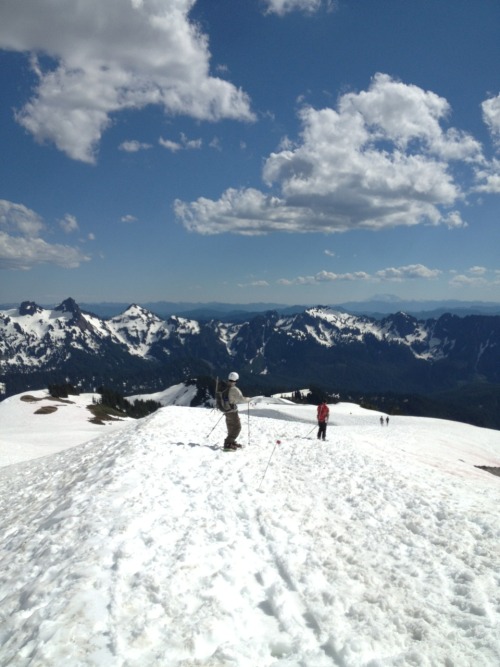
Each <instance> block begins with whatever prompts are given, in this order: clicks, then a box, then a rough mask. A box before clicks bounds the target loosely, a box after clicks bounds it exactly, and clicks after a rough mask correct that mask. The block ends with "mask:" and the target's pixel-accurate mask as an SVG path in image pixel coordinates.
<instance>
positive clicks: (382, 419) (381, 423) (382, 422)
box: [380, 415, 384, 426]
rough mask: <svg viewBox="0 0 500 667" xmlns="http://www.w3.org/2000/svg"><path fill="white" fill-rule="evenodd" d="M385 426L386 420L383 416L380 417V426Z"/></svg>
mask: <svg viewBox="0 0 500 667" xmlns="http://www.w3.org/2000/svg"><path fill="white" fill-rule="evenodd" d="M383 425H384V418H383V417H382V415H380V426H383Z"/></svg>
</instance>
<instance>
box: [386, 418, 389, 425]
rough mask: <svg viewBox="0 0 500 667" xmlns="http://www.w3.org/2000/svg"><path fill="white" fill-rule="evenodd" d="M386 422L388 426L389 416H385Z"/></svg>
mask: <svg viewBox="0 0 500 667" xmlns="http://www.w3.org/2000/svg"><path fill="white" fill-rule="evenodd" d="M385 423H386V424H387V426H389V417H386V418H385Z"/></svg>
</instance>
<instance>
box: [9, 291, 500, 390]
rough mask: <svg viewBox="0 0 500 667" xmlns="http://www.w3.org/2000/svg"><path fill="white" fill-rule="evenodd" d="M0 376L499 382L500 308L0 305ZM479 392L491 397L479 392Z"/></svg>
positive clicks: (134, 385)
mask: <svg viewBox="0 0 500 667" xmlns="http://www.w3.org/2000/svg"><path fill="white" fill-rule="evenodd" d="M0 354H1V359H2V370H1V375H0V382H2V383H3V384H4V386H5V392H4V393H5V395H6V396H9V395H12V394H15V393H19V392H20V391H25V390H26V389H30V388H31V389H37V388H43V387H46V386H47V385H48V384H50V383H51V382H52V383H59V382H64V381H65V382H71V383H74V384H75V385H77V386H78V387H80V388H81V389H82V390H94V389H95V388H97V387H98V386H101V385H107V386H113V387H115V388H117V389H118V390H122V391H123V392H124V393H129V394H130V393H140V392H152V391H158V390H160V389H164V388H165V387H167V386H170V385H172V384H175V383H176V382H180V381H184V380H186V379H189V378H194V377H207V378H210V377H211V378H214V377H215V376H217V375H219V376H222V377H224V376H225V375H226V373H227V372H228V371H230V370H237V371H238V372H239V373H240V376H241V378H242V380H243V381H244V383H245V386H248V387H249V388H251V390H252V391H253V392H254V393H257V392H259V391H260V392H268V391H271V390H272V391H273V392H276V391H282V390H283V391H285V390H290V389H295V388H298V387H301V386H317V387H321V388H323V389H324V390H326V391H328V392H349V391H350V392H358V393H359V392H361V393H365V394H374V393H381V392H382V393H385V394H387V393H392V394H420V395H424V396H429V395H432V394H436V393H437V392H456V391H457V389H459V388H461V387H464V386H467V387H469V386H471V385H473V386H475V387H483V388H487V389H488V391H489V388H490V387H493V388H495V391H496V389H497V388H498V385H500V316H487V315H468V316H465V317H459V316H457V315H452V314H444V315H441V316H439V317H438V318H429V319H417V318H416V317H414V316H412V315H409V314H408V313H403V312H399V313H395V314H390V315H387V316H385V317H383V318H381V319H379V318H376V317H368V316H361V315H353V314H349V313H346V312H341V311H338V310H334V309H332V308H330V307H322V306H316V307H313V308H307V309H305V310H303V311H301V312H298V313H292V314H289V315H283V314H280V313H278V312H277V311H268V312H266V313H259V314H256V315H254V314H252V315H250V316H249V317H247V319H246V320H244V321H235V322H228V321H226V320H219V319H210V320H201V319H200V320H195V319H190V318H186V317H182V316H177V315H172V316H170V317H168V318H166V319H164V318H162V317H160V316H159V315H157V314H155V313H153V312H151V311H149V310H147V309H146V308H144V307H142V306H138V305H131V306H129V307H128V308H126V310H124V311H123V312H122V313H120V314H119V315H115V316H114V317H111V318H108V319H105V318H101V317H98V316H97V315H95V314H92V313H89V312H87V311H84V310H82V309H81V308H80V307H79V305H78V304H77V303H76V302H75V301H74V300H73V299H71V298H68V299H66V300H65V301H63V302H62V303H61V304H60V305H59V306H58V307H56V308H54V309H46V308H42V307H40V306H38V305H37V304H36V303H34V302H30V301H25V302H23V303H22V304H21V305H20V306H19V307H18V308H14V309H9V310H4V311H0ZM481 400H484V399H481Z"/></svg>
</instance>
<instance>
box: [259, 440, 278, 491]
mask: <svg viewBox="0 0 500 667" xmlns="http://www.w3.org/2000/svg"><path fill="white" fill-rule="evenodd" d="M278 442H279V440H276V442H275V443H274V447H273V451H272V452H271V456H270V457H269V461H268V462H267V466H266V469H265V470H264V474H263V475H262V479H261V480H260V484H259V488H258V489H257V491H260V487H261V486H262V482H263V481H264V477H265V476H266V472H267V469H268V468H269V464H270V463H271V459H272V458H273V454H274V450H275V449H276V445H277V444H278Z"/></svg>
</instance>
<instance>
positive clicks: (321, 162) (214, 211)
mask: <svg viewBox="0 0 500 667" xmlns="http://www.w3.org/2000/svg"><path fill="white" fill-rule="evenodd" d="M449 112H450V109H449V105H448V103H447V101H446V100H445V99H443V98H442V97H439V96H438V95H436V94H435V93H433V92H429V91H425V90H423V89H421V88H419V87H417V86H414V85H408V84H404V83H401V82H400V81H397V80H395V79H393V78H391V77H389V76H388V75H386V74H377V75H376V76H375V77H374V79H373V81H372V83H371V85H370V87H369V89H368V90H366V91H361V92H359V93H347V94H345V95H343V96H342V97H341V98H340V99H339V102H338V105H337V108H324V109H319V110H318V109H313V108H311V107H305V108H302V110H301V112H300V120H301V123H302V132H301V135H300V138H299V140H298V141H297V142H296V143H295V144H293V143H292V142H291V141H290V140H289V139H288V140H287V141H286V142H285V143H283V144H282V145H281V146H280V149H279V150H278V151H277V152H275V153H272V154H271V155H270V156H269V157H268V158H267V160H266V161H265V164H264V167H263V180H264V182H265V184H266V186H267V187H268V188H269V191H268V192H264V191H261V190H257V189H255V188H250V189H244V188H241V189H238V188H229V189H227V190H226V191H225V192H224V193H223V194H222V196H221V197H220V199H218V200H210V199H207V198H199V199H198V200H196V201H194V202H191V203H186V202H182V201H176V202H175V204H174V209H175V212H176V214H177V216H178V219H179V220H180V221H181V222H182V223H183V224H184V225H185V226H186V227H187V228H188V229H190V230H191V231H196V232H198V233H202V234H217V233H221V232H232V233H236V234H265V233H268V232H271V231H275V232H276V231H281V232H326V233H331V232H344V231H347V230H351V229H356V228H358V229H372V230H380V229H385V228H390V227H396V226H413V225H418V224H432V225H438V224H445V225H448V226H449V227H461V226H464V225H465V222H464V221H463V220H462V218H461V216H460V213H459V212H458V211H457V210H456V209H455V208H454V207H455V206H456V205H457V204H458V203H459V202H461V201H463V200H464V199H465V197H466V193H465V191H464V189H463V188H462V186H461V185H460V183H459V182H458V181H457V180H456V178H455V177H454V165H455V164H459V166H460V167H463V166H464V165H466V166H467V165H472V168H475V167H476V165H478V164H482V163H483V162H484V158H483V156H482V150H481V146H480V144H479V142H477V141H476V140H475V139H474V138H473V137H472V136H470V135H469V134H467V133H465V132H462V131H460V130H458V129H455V128H447V129H446V128H445V122H446V120H447V116H448V114H449Z"/></svg>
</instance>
